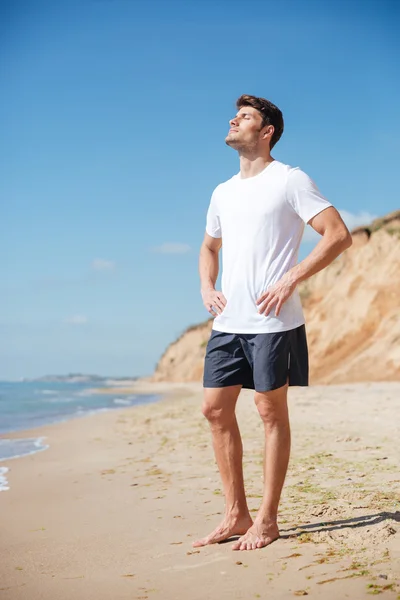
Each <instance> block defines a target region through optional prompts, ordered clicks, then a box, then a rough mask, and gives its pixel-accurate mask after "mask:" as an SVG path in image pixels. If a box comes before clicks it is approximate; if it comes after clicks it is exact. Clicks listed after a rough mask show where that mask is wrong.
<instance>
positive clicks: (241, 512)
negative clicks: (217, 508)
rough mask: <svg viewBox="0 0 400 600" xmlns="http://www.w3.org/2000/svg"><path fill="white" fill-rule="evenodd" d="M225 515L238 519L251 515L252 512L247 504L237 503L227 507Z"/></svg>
mask: <svg viewBox="0 0 400 600" xmlns="http://www.w3.org/2000/svg"><path fill="white" fill-rule="evenodd" d="M225 516H226V517H229V518H230V519H235V520H238V519H242V518H247V517H249V516H250V513H249V509H248V508H247V505H246V504H241V503H237V504H233V505H232V506H226V507H225Z"/></svg>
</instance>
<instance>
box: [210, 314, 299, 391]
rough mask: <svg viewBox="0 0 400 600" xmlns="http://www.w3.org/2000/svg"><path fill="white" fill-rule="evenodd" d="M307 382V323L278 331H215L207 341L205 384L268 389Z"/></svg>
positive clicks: (260, 389)
mask: <svg viewBox="0 0 400 600" xmlns="http://www.w3.org/2000/svg"><path fill="white" fill-rule="evenodd" d="M286 383H289V385H299V386H306V385H308V348H307V337H306V329H305V326H304V325H301V326H300V327H296V329H290V330H289V331H281V332H278V333H225V332H221V331H215V330H212V332H211V336H210V339H209V341H208V344H207V350H206V357H205V363H204V378H203V385H204V387H206V388H220V387H227V386H229V385H242V386H243V387H244V388H248V389H252V390H256V391H257V392H268V391H271V390H275V389H278V388H280V387H282V386H283V385H285V384H286Z"/></svg>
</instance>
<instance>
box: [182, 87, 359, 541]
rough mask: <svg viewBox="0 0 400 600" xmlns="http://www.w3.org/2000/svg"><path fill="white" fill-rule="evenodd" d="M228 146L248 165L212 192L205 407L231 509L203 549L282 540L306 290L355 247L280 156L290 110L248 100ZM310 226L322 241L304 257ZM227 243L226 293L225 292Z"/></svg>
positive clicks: (302, 378) (304, 381)
mask: <svg viewBox="0 0 400 600" xmlns="http://www.w3.org/2000/svg"><path fill="white" fill-rule="evenodd" d="M236 107H237V109H238V112H237V114H236V116H235V117H234V118H233V119H232V120H231V121H230V122H229V123H230V130H229V133H228V136H227V138H226V140H225V141H226V143H227V145H228V146H231V148H234V149H235V150H237V152H238V154H239V159H240V172H239V173H238V174H237V175H235V176H234V177H232V178H231V179H229V180H228V181H226V182H225V183H222V184H221V185H219V186H218V187H217V188H216V189H215V191H214V193H213V195H212V198H211V203H210V206H209V210H208V214H207V225H206V234H205V238H204V241H203V244H202V247H201V251H200V264H199V269H200V279H201V294H202V298H203V302H204V305H205V307H206V309H207V310H208V311H209V312H210V313H211V314H212V315H213V316H214V317H215V319H214V322H213V330H212V333H211V336H210V339H209V341H208V345H207V351H206V358H205V365H204V382H203V383H204V404H203V414H204V415H205V417H206V418H207V419H208V421H209V423H210V427H211V433H212V440H213V446H214V452H215V457H216V460H217V464H218V468H219V471H220V474H221V479H222V484H223V489H224V494H225V516H224V519H223V521H222V523H221V524H220V525H219V526H218V527H217V528H216V529H215V530H214V531H213V532H212V533H211V534H210V535H208V536H207V537H205V538H203V539H201V540H198V541H197V542H195V543H194V544H193V545H194V546H196V547H198V546H204V545H206V544H212V543H216V542H220V541H222V540H225V539H227V538H229V537H231V536H242V537H240V539H239V540H238V541H237V542H236V543H234V545H233V549H234V550H254V549H256V548H262V547H263V546H266V545H268V544H270V543H272V542H273V541H274V540H276V539H277V538H278V537H279V530H278V525H277V513H278V505H279V500H280V496H281V491H282V487H283V483H284V480H285V476H286V471H287V466H288V462H289V453H290V426H289V417H288V408H287V391H288V386H289V385H303V386H304V385H308V351H307V341H306V334H305V326H304V316H303V312H302V307H301V303H300V297H299V293H298V290H297V286H298V284H299V283H300V282H302V281H304V280H305V279H307V278H308V277H310V276H311V275H314V274H315V273H317V272H318V271H320V270H321V269H323V268H324V267H326V266H327V265H329V264H330V263H331V262H332V261H333V260H334V259H335V258H336V257H337V256H338V255H339V254H340V253H341V252H343V251H344V250H346V248H348V247H349V246H350V245H351V236H350V233H349V232H348V230H347V228H346V226H345V224H344V223H343V221H342V219H341V217H340V215H339V213H338V212H337V210H336V209H335V208H334V207H333V206H332V205H331V204H330V203H329V202H328V201H327V200H326V199H325V198H324V197H323V196H322V195H321V194H320V192H319V190H318V189H317V187H316V186H315V184H314V183H313V181H312V180H311V179H310V178H309V177H308V176H307V175H306V174H305V173H304V172H303V171H301V170H300V169H298V168H292V167H290V166H288V165H285V164H283V163H282V162H279V161H277V160H274V159H273V158H272V156H271V154H270V151H271V149H272V148H273V147H274V145H275V144H276V142H277V141H278V140H279V138H280V137H281V135H282V132H283V117H282V113H281V111H280V110H279V108H277V107H276V106H275V105H274V104H272V103H271V102H269V101H268V100H265V99H264V98H257V97H254V96H247V95H244V96H241V97H240V98H239V99H238V101H237V103H236ZM305 223H308V224H309V225H311V227H313V228H314V229H315V230H316V231H317V232H318V233H319V234H320V235H321V236H322V237H321V239H320V241H319V243H318V244H317V246H316V247H315V248H314V250H313V251H312V252H311V253H310V254H309V256H308V257H307V258H306V259H304V260H303V261H302V262H300V263H299V264H297V255H298V249H299V245H300V242H301V238H302V235H303V231H304V226H305V225H304V224H305ZM221 247H222V248H223V269H222V292H220V291H217V290H216V289H215V283H216V281H217V277H218V268H219V262H218V253H219V250H220V249H221ZM242 388H250V389H254V390H255V403H256V406H257V409H258V411H259V414H260V416H261V419H262V421H263V424H264V430H265V457H264V495H263V500H262V503H261V506H260V509H259V511H258V513H257V516H256V518H255V520H254V523H253V521H252V518H251V517H250V514H249V511H248V507H247V501H246V496H245V490H244V484H243V468H242V440H241V437H240V433H239V429H238V424H237V421H236V416H235V406H236V402H237V399H238V396H239V393H240V390H241V389H242Z"/></svg>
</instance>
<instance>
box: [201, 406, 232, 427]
mask: <svg viewBox="0 0 400 600" xmlns="http://www.w3.org/2000/svg"><path fill="white" fill-rule="evenodd" d="M201 412H202V413H203V415H204V416H205V418H206V419H207V421H209V423H211V424H215V425H221V424H224V423H226V422H227V420H228V418H229V417H228V414H227V411H226V409H223V408H222V407H221V406H217V405H215V404H212V403H211V402H207V401H204V402H203V405H202V407H201Z"/></svg>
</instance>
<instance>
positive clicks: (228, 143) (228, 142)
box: [225, 135, 236, 147]
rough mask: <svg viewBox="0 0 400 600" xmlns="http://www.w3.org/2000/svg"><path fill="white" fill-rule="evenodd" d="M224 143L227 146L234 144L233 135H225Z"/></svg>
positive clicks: (233, 145)
mask: <svg viewBox="0 0 400 600" xmlns="http://www.w3.org/2000/svg"><path fill="white" fill-rule="evenodd" d="M225 144H227V145H228V146H232V147H235V146H236V142H235V139H234V138H233V137H231V136H230V135H227V136H226V138H225Z"/></svg>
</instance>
